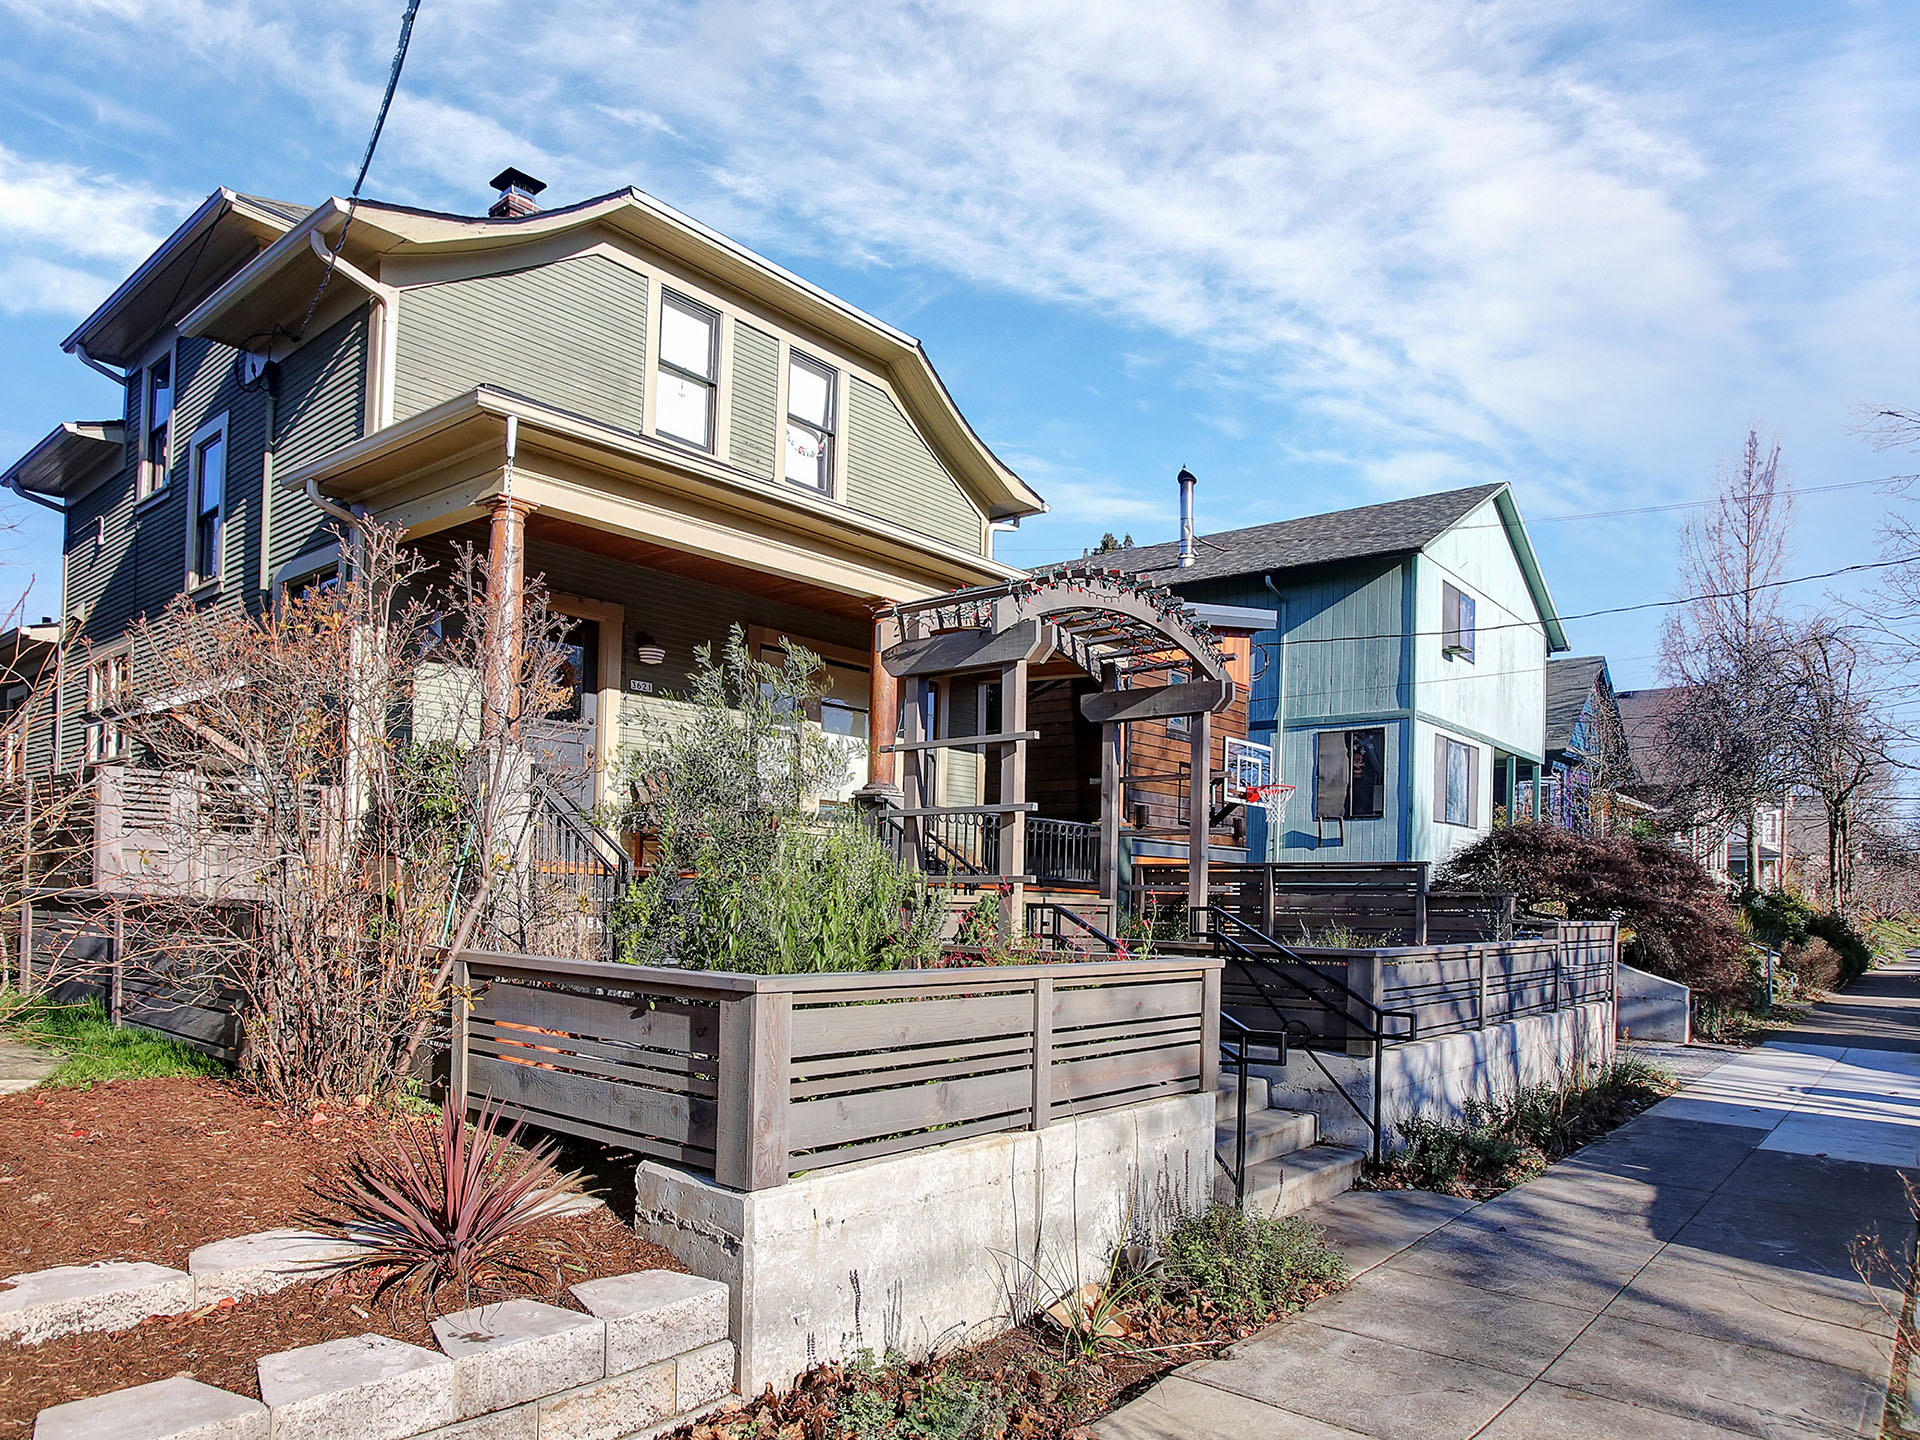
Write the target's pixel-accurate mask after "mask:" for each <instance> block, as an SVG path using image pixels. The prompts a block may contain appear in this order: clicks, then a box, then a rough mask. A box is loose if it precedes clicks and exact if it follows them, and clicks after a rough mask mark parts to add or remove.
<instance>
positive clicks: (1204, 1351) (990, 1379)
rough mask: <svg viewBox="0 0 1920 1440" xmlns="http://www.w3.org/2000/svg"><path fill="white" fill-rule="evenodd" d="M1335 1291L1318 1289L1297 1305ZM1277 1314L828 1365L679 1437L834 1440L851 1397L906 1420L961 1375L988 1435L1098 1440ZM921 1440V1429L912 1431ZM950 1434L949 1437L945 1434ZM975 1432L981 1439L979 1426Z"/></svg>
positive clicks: (1035, 1329)
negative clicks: (985, 1418)
mask: <svg viewBox="0 0 1920 1440" xmlns="http://www.w3.org/2000/svg"><path fill="white" fill-rule="evenodd" d="M1331 1288H1333V1287H1313V1288H1310V1289H1308V1290H1307V1291H1305V1292H1303V1293H1302V1294H1301V1295H1299V1296H1298V1297H1297V1299H1296V1306H1297V1305H1305V1304H1309V1303H1311V1302H1312V1301H1313V1300H1315V1299H1318V1298H1319V1297H1320V1296H1321V1295H1322V1294H1325V1293H1327V1292H1328V1290H1330V1289H1331ZM1277 1318H1279V1317H1278V1316H1271V1315H1266V1316H1262V1315H1228V1314H1224V1313H1221V1312H1220V1311H1217V1310H1215V1309H1214V1308H1213V1307H1212V1306H1210V1305H1208V1306H1195V1305H1185V1306H1178V1305H1154V1306H1151V1307H1148V1308H1146V1309H1145V1310H1143V1311H1142V1312H1140V1313H1138V1314H1136V1315H1134V1316H1133V1317H1131V1319H1130V1322H1129V1327H1128V1328H1129V1332H1130V1333H1129V1334H1128V1335H1127V1336H1126V1337H1125V1338H1124V1339H1121V1340H1117V1341H1111V1342H1107V1343H1106V1344H1104V1345H1103V1346H1102V1348H1101V1350H1100V1352H1099V1353H1098V1354H1096V1355H1086V1354H1083V1353H1080V1352H1078V1351H1071V1352H1070V1351H1069V1349H1068V1347H1067V1346H1066V1345H1065V1343H1064V1337H1063V1335H1062V1333H1061V1332H1060V1331H1059V1330H1058V1329H1056V1328H1054V1327H1053V1326H1052V1325H1051V1324H1049V1323H1048V1322H1047V1321H1045V1320H1036V1321H1033V1322H1031V1323H1029V1324H1027V1325H1023V1326H1020V1327H1019V1328H1018V1329H1015V1330H1009V1331H1007V1332H1006V1333H1004V1334H1002V1335H997V1336H995V1337H994V1338H993V1339H991V1340H987V1341H984V1342H982V1343H981V1344H979V1345H975V1346H972V1347H970V1348H967V1349H963V1350H958V1351H954V1352H952V1353H950V1354H947V1355H943V1356H938V1357H936V1358H934V1359H931V1360H924V1361H917V1362H914V1363H912V1364H893V1365H888V1366H885V1367H867V1368H861V1367H859V1366H848V1365H841V1364H828V1365H821V1366H818V1367H816V1368H815V1369H813V1370H810V1371H808V1372H807V1374H806V1375H804V1376H802V1377H801V1379H800V1382H799V1383H798V1384H797V1385H796V1386H795V1387H794V1388H793V1389H792V1390H790V1391H788V1392H787V1393H786V1394H784V1395H778V1396H776V1395H774V1394H772V1393H771V1391H769V1392H768V1393H766V1394H763V1395H761V1396H759V1397H758V1398H756V1399H754V1400H751V1401H748V1402H746V1403H745V1404H742V1405H737V1406H730V1407H727V1408H724V1409H722V1410H719V1411H717V1412H715V1413H714V1414H712V1415H709V1416H708V1417H706V1418H705V1419H703V1420H700V1421H697V1422H695V1423H693V1424H690V1425H684V1426H682V1427H680V1428H679V1429H678V1430H675V1431H674V1432H673V1440H829V1437H835V1436H838V1435H840V1434H842V1433H843V1431H842V1428H840V1427H838V1426H836V1423H835V1419H836V1416H837V1415H838V1414H839V1413H840V1411H841V1410H842V1408H843V1407H844V1406H845V1405H846V1404H847V1402H848V1401H850V1400H853V1399H855V1398H856V1397H860V1396H867V1397H873V1398H875V1399H877V1400H879V1401H880V1402H881V1403H882V1406H883V1407H884V1408H889V1409H891V1410H892V1412H893V1413H894V1414H896V1415H899V1416H906V1415H908V1414H909V1413H911V1412H913V1411H914V1410H916V1409H917V1407H918V1405H919V1404H920V1402H921V1400H922V1397H923V1396H924V1395H925V1394H926V1392H927V1391H928V1388H929V1386H930V1385H932V1386H938V1385H940V1384H941V1383H943V1382H951V1381H953V1380H955V1379H958V1380H959V1381H961V1382H962V1383H966V1384H971V1385H972V1386H973V1387H975V1388H976V1391H977V1392H978V1393H981V1394H985V1395H990V1396H991V1403H992V1405H993V1408H994V1409H995V1410H997V1411H998V1413H999V1416H1000V1420H999V1424H998V1425H997V1427H995V1428H993V1429H990V1430H989V1431H988V1432H987V1433H990V1434H995V1435H1000V1436H1005V1437H1007V1440H1092V1436H1093V1431H1092V1430H1091V1429H1090V1428H1089V1427H1090V1426H1091V1425H1092V1424H1093V1423H1094V1422H1095V1421H1097V1420H1099V1419H1100V1417H1101V1416H1103V1415H1106V1414H1108V1413H1110V1412H1111V1411H1113V1410H1115V1409H1118V1408H1119V1407H1120V1406H1121V1405H1124V1404H1125V1403H1126V1402H1127V1401H1129V1400H1131V1399H1133V1398H1134V1396H1135V1395H1137V1394H1138V1393H1139V1392H1140V1391H1142V1390H1144V1389H1145V1388H1146V1387H1147V1386H1149V1385H1150V1384H1152V1383H1153V1381H1155V1380H1157V1379H1158V1378H1160V1376H1162V1375H1164V1374H1166V1373H1167V1372H1168V1371H1169V1370H1172V1369H1174V1368H1176V1367H1177V1366H1181V1365H1185V1364H1188V1363H1189V1362H1191V1361H1194V1360H1203V1359H1208V1358H1210V1357H1213V1356H1217V1355H1220V1354H1221V1353H1223V1352H1224V1351H1225V1350H1226V1349H1227V1348H1228V1347H1229V1346H1231V1345H1232V1344H1233V1343H1234V1342H1235V1341H1237V1340H1243V1339H1245V1338H1246V1337H1247V1336H1249V1335H1253V1334H1255V1333H1257V1332H1258V1331H1260V1330H1263V1329H1265V1328H1266V1327H1267V1326H1268V1325H1269V1324H1271V1323H1272V1322H1273V1321H1274V1320H1275V1319H1277ZM901 1433H903V1434H914V1435H918V1434H921V1433H923V1431H921V1430H919V1429H903V1430H902V1432H901ZM942 1433H944V1432H942ZM966 1433H969V1434H972V1433H975V1432H973V1431H971V1430H969V1431H967V1432H966Z"/></svg>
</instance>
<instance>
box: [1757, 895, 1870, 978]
mask: <svg viewBox="0 0 1920 1440" xmlns="http://www.w3.org/2000/svg"><path fill="white" fill-rule="evenodd" d="M1745 913H1746V917H1747V923H1748V924H1749V925H1750V926H1751V927H1752V929H1753V934H1754V938H1755V939H1757V940H1759V941H1760V943H1761V944H1763V945H1766V946H1768V947H1769V948H1771V949H1774V950H1778V951H1779V952H1780V955H1781V959H1782V960H1783V961H1784V962H1785V963H1786V965H1787V967H1788V968H1789V969H1790V970H1792V971H1793V973H1794V974H1795V976H1797V977H1798V978H1799V979H1800V980H1801V981H1803V982H1804V983H1806V984H1808V985H1811V986H1813V987H1814V988H1815V989H1819V990H1828V989H1832V988H1833V987H1835V986H1837V985H1845V984H1847V983H1849V982H1850V981H1853V980H1857V979H1859V978H1860V977H1861V976H1862V975H1864V974H1866V973H1867V971H1868V970H1870V969H1871V968H1872V967H1873V945H1872V944H1871V942H1870V941H1869V940H1868V939H1867V937H1866V936H1865V935H1863V934H1861V933H1860V931H1859V930H1857V929H1855V928H1854V926H1853V924H1852V922H1851V921H1849V920H1848V919H1847V917H1846V916H1844V915H1841V914H1838V913H1836V912H1834V911H1832V910H1820V909H1816V908H1815V907H1814V906H1812V905H1810V904H1808V903H1807V901H1805V900H1803V899H1802V898H1800V897H1799V896H1798V895H1793V894H1789V893H1788V892H1787V891H1785V890H1766V891H1761V892H1758V893H1755V894H1750V895H1748V896H1747V897H1746V901H1745Z"/></svg>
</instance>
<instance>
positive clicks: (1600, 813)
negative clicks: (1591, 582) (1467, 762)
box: [1515, 655, 1646, 835]
mask: <svg viewBox="0 0 1920 1440" xmlns="http://www.w3.org/2000/svg"><path fill="white" fill-rule="evenodd" d="M1546 734H1547V741H1546V753H1547V762H1546V769H1545V772H1544V774H1543V776H1542V779H1541V790H1540V804H1539V814H1540V818H1541V819H1543V820H1546V821H1548V822H1549V823H1551V824H1554V825H1558V826H1560V827H1561V828H1562V829H1565V830H1573V831H1576V832H1578V833H1580V834H1583V835H1590V834H1596V833H1605V832H1606V831H1607V830H1608V829H1610V828H1611V823H1612V822H1613V821H1615V820H1619V819H1624V818H1626V817H1625V816H1624V815H1623V814H1622V812H1623V811H1624V812H1632V813H1635V814H1639V813H1645V809H1646V807H1645V806H1644V804H1642V803H1641V802H1640V801H1637V800H1634V799H1632V798H1631V797H1630V796H1628V795H1626V794H1623V793H1622V791H1623V789H1624V788H1625V787H1627V786H1628V785H1630V784H1631V783H1632V776H1633V765H1632V760H1631V757H1630V756H1629V754H1628V752H1627V743H1626V736H1625V734H1624V732H1623V729H1622V725H1621V721H1620V707H1619V704H1618V702H1617V701H1616V700H1615V698H1614V693H1613V679H1612V677H1611V676H1610V675H1609V674H1608V673H1607V659H1606V656H1604V655H1580V656H1555V657H1554V658H1552V659H1550V660H1548V661H1547V732H1546ZM1515 799H1516V809H1517V810H1518V811H1519V812H1521V813H1527V812H1530V811H1531V810H1532V809H1533V795H1532V787H1531V786H1530V785H1526V784H1523V785H1522V786H1521V787H1520V790H1519V792H1518V794H1517V795H1516V797H1515Z"/></svg>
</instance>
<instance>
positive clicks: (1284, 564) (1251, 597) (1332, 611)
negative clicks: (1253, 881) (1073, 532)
mask: <svg viewBox="0 0 1920 1440" xmlns="http://www.w3.org/2000/svg"><path fill="white" fill-rule="evenodd" d="M1107 558H1111V559H1114V560H1117V561H1118V562H1119V563H1120V564H1121V565H1122V566H1123V567H1124V568H1126V569H1127V570H1130V571H1132V572H1135V573H1138V574H1143V575H1149V576H1151V577H1152V578H1154V579H1156V580H1159V581H1162V582H1164V583H1166V584H1168V585H1170V586H1172V587H1173V589H1175V590H1176V591H1177V592H1179V593H1180V594H1181V595H1183V596H1184V597H1186V598H1187V599H1189V600H1191V601H1194V602H1197V603H1203V604H1213V605H1225V606H1234V607H1239V608H1243V609H1254V608H1257V609H1259V610H1262V611H1265V612H1267V613H1270V614H1271V615H1272V617H1273V624H1272V628H1271V629H1270V630H1267V631H1264V632H1262V633H1260V634H1259V635H1257V636H1256V637H1255V640H1254V645H1255V651H1254V665H1253V677H1252V691H1253V694H1252V704H1251V707H1250V711H1249V715H1248V738H1249V739H1251V740H1253V741H1256V742H1259V743H1264V744H1268V745H1271V746H1272V747H1273V754H1274V772H1275V779H1276V780H1277V781H1279V782H1282V783H1285V784H1291V785H1293V786H1295V787H1296V788H1295V790H1294V792H1293V794H1292V796H1291V797H1290V798H1289V800H1288V801H1287V803H1286V807H1285V811H1284V815H1283V817H1281V818H1279V819H1278V821H1277V823H1269V821H1268V819H1267V816H1266V814H1265V812H1264V811H1263V810H1262V809H1261V807H1258V806H1254V807H1250V814H1249V817H1248V857H1249V858H1250V859H1260V858H1266V859H1270V860H1288V861H1298V860H1324V861H1336V860H1337V861H1376V862H1381V861H1408V860H1428V861H1440V860H1444V859H1445V858H1446V856H1447V855H1448V854H1449V853H1451V852H1452V851H1454V850H1456V849H1458V848H1459V847H1460V846H1462V845H1464V844H1466V843H1468V842H1469V841H1471V840H1472V839H1473V838H1474V837H1475V836H1477V835H1480V834H1483V833H1485V832H1486V831H1487V830H1488V829H1489V828H1490V827H1491V826H1492V825H1493V823H1494V819H1495V816H1496V814H1510V813H1511V812H1512V809H1513V803H1514V797H1515V795H1516V793H1517V794H1518V795H1520V796H1521V797H1522V804H1523V806H1526V807H1530V806H1531V804H1532V797H1533V796H1534V795H1537V794H1538V793H1539V792H1540V787H1539V785H1537V784H1536V783H1534V782H1535V781H1536V779H1537V777H1538V775H1539V772H1540V768H1541V766H1542V765H1543V764H1544V762H1545V759H1546V756H1545V753H1544V752H1545V747H1546V687H1547V679H1546V676H1547V658H1548V656H1550V655H1553V654H1556V653H1559V652H1562V651H1564V650H1566V649H1567V637H1566V633H1565V631H1564V630H1563V629H1562V627H1561V623H1560V618H1559V615H1558V613H1557V611H1556V610H1555V608H1554V603H1553V597H1552V595H1551V593H1550V592H1549V591H1548V588H1547V584H1546V580H1545V578H1544V577H1543V576H1542V574H1541V571H1540V564H1539V560H1538V558H1537V557H1536V556H1535V554H1534V549H1533V543H1532V541H1531V540H1530V539H1529V538H1528V536H1527V529H1526V526H1525V524H1524V523H1523V522H1522V520H1521V518H1520V511H1519V508H1518V506H1517V505H1516V504H1515V503H1514V498H1513V492H1512V490H1511V488H1510V487H1509V486H1507V485H1505V484H1496V485H1479V486H1474V487H1472V488H1470V489H1465V490H1453V491H1447V492H1444V493H1442V494H1437V495H1422V496H1416V497H1414V498H1411V499H1407V500H1396V501H1390V502H1388V503H1385V504H1380V505H1367V506H1363V507H1361V508H1359V509H1354V510H1341V511H1336V512H1334V513H1332V514H1328V515H1313V516H1308V517H1305V518H1303V519H1298V520H1286V521H1281V522H1279V523H1277V524H1271V525H1256V526H1252V527H1250V528H1248V529H1244V530H1230V531H1225V532H1222V533H1218V534H1212V535H1201V536H1198V537H1196V539H1195V542H1194V546H1193V554H1192V558H1191V561H1190V563H1188V564H1187V565H1185V566H1182V565H1181V564H1180V553H1179V546H1178V545H1177V544H1175V543H1168V544H1164V545H1148V546H1139V547H1134V548H1131V549H1127V550H1123V551H1120V552H1118V553H1117V554H1115V555H1113V556H1110V557H1107Z"/></svg>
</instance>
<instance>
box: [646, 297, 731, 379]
mask: <svg viewBox="0 0 1920 1440" xmlns="http://www.w3.org/2000/svg"><path fill="white" fill-rule="evenodd" d="M717 319H718V317H717V316H715V315H713V314H711V313H709V312H708V311H704V310H695V309H693V308H692V307H690V306H688V305H686V304H684V303H682V302H680V301H677V300H674V299H672V298H668V299H667V300H666V301H665V303H664V304H663V306H662V309H661V316H660V360H661V363H662V364H665V365H671V366H673V367H674V368H675V369H676V370H686V371H689V372H691V373H692V374H695V375H698V376H701V377H702V378H704V379H707V380H711V379H713V349H714V346H713V335H714V327H715V322H716V320H717Z"/></svg>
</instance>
